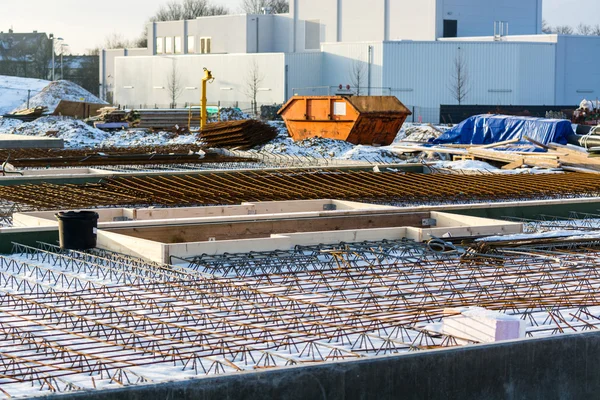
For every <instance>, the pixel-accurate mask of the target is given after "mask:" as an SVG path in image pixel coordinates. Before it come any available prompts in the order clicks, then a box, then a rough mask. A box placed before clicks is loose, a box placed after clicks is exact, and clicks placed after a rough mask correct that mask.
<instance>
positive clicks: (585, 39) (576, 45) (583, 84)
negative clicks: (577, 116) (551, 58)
mask: <svg viewBox="0 0 600 400" xmlns="http://www.w3.org/2000/svg"><path fill="white" fill-rule="evenodd" d="M598 54H600V37H598V36H559V37H558V45H557V55H556V71H557V74H556V100H555V101H556V104H573V106H578V105H579V103H581V101H582V100H583V99H584V98H585V99H588V100H596V99H598V98H599V97H600V70H599V69H598V64H599V63H598Z"/></svg>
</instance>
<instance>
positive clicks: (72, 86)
mask: <svg viewBox="0 0 600 400" xmlns="http://www.w3.org/2000/svg"><path fill="white" fill-rule="evenodd" d="M61 100H67V101H78V102H85V103H95V104H108V103H107V102H105V101H104V100H101V99H99V98H98V97H96V96H94V95H93V94H91V93H90V92H88V91H87V90H85V89H84V88H82V87H81V86H79V85H77V84H76V83H73V82H70V81H55V82H51V83H50V84H49V85H47V86H46V87H45V88H44V89H43V90H42V91H41V92H39V93H38V94H36V95H35V96H33V97H32V98H31V99H30V101H29V107H30V108H33V107H48V112H49V113H50V114H51V113H53V112H54V110H55V109H56V107H58V104H59V103H60V102H61ZM26 108H27V103H24V104H22V105H21V106H20V107H18V108H17V109H16V110H15V111H19V110H24V109H26Z"/></svg>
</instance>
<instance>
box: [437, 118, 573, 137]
mask: <svg viewBox="0 0 600 400" xmlns="http://www.w3.org/2000/svg"><path fill="white" fill-rule="evenodd" d="M572 134H573V128H572V127H571V122H570V121H567V120H562V119H545V118H530V117H514V116H508V115H491V114H487V115H477V116H474V117H471V118H469V119H467V120H464V121H463V122H461V123H460V124H458V125H456V126H455V127H454V128H452V129H451V130H449V131H447V132H446V133H444V134H443V135H442V136H440V137H438V138H437V139H434V140H433V141H432V142H433V143H434V144H492V143H498V142H504V141H506V140H513V139H519V140H520V141H522V142H523V143H527V144H531V143H529V142H527V141H526V140H525V139H524V137H525V136H527V137H529V138H531V139H534V140H536V141H538V142H540V143H543V144H548V143H559V144H567V137H568V136H569V135H572Z"/></svg>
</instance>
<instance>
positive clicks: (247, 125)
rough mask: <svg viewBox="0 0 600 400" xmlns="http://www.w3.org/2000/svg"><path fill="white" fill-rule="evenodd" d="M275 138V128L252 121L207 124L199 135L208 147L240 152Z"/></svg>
mask: <svg viewBox="0 0 600 400" xmlns="http://www.w3.org/2000/svg"><path fill="white" fill-rule="evenodd" d="M276 137H277V129H276V128H274V127H272V126H270V125H267V124H265V123H263V122H260V121H257V120H253V119H246V120H241V121H228V122H216V123H212V124H208V125H207V126H206V127H205V128H204V130H202V132H201V133H200V138H201V139H202V140H203V141H204V142H205V143H206V145H207V146H208V147H223V148H229V149H231V148H238V149H242V150H244V149H250V148H252V147H254V146H259V145H261V144H265V143H268V142H270V141H271V140H273V139H275V138H276Z"/></svg>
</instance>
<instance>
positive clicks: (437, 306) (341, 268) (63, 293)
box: [0, 241, 600, 396]
mask: <svg viewBox="0 0 600 400" xmlns="http://www.w3.org/2000/svg"><path fill="white" fill-rule="evenodd" d="M559 246H560V245H559V244H557V247H555V248H549V247H547V246H546V247H545V248H544V249H543V250H539V249H535V248H525V249H515V248H511V249H496V250H495V253H494V254H493V255H483V254H476V253H474V252H473V251H471V252H466V253H463V252H462V251H458V250H456V249H452V248H448V249H446V251H445V252H441V253H439V252H437V253H436V252H433V251H430V250H429V249H428V248H427V247H426V246H424V245H421V244H416V243H413V242H407V241H390V242H367V243H357V244H340V245H338V246H314V247H298V248H296V249H295V250H293V251H288V252H279V253H278V254H273V253H268V254H246V255H225V256H222V257H216V258H204V259H194V260H191V261H190V262H188V264H187V265H186V266H164V265H159V264H149V263H146V262H144V261H141V260H139V259H136V258H132V257H127V256H123V255H120V254H117V253H112V252H108V251H101V250H94V251H93V252H91V253H82V252H76V251H61V250H60V249H59V248H57V247H56V246H54V245H50V244H45V243H40V244H39V245H38V247H37V248H33V247H28V246H24V245H20V244H15V245H14V252H15V254H14V255H13V256H4V257H0V363H1V364H2V373H1V374H0V391H1V392H3V393H4V394H5V395H6V396H10V395H11V393H12V394H15V393H19V394H23V393H28V392H27V390H33V393H34V394H40V391H41V392H62V391H73V390H81V389H94V388H98V389H99V388H107V387H115V386H121V385H128V384H135V383H144V382H161V381H166V380H173V379H185V378H189V377H195V376H207V375H208V376H211V375H218V374H224V373H230V372H236V371H242V370H255V369H264V368H276V367H281V366H287V365H302V364H311V363H318V362H324V361H335V360H345V359H361V358H364V357H370V356H375V355H383V354H399V353H403V352H409V351H418V350H422V349H431V348H439V347H449V346H456V345H459V344H464V343H465V341H461V339H460V338H455V337H451V336H448V335H443V334H440V333H437V332H435V331H434V330H432V329H433V328H432V326H433V325H430V324H432V323H437V322H439V321H440V319H441V318H442V317H443V311H444V309H447V308H449V307H464V306H480V307H485V308H488V309H491V310H498V311H501V312H506V313H508V314H514V315H518V316H520V317H521V318H522V319H523V320H525V321H527V323H528V325H529V327H528V329H527V334H528V335H529V336H546V335H551V334H555V333H563V332H580V331H585V330H595V329H598V326H600V317H599V316H600V307H598V295H600V268H598V267H599V263H598V260H599V256H600V248H599V247H598V246H600V243H598V242H593V243H592V242H588V243H586V245H585V246H587V247H586V248H583V247H582V245H581V244H571V245H570V247H564V246H563V247H559ZM224 264H234V265H236V268H237V270H236V271H234V270H229V271H228V274H229V275H230V276H223V275H222V274H206V272H215V271H217V270H218V269H220V268H222V267H223V265H224ZM274 264H279V267H278V268H279V271H280V272H277V270H274V269H273V266H274ZM281 271H288V272H281ZM292 271H293V272H292ZM220 272H224V271H220ZM238 274H241V275H243V276H244V277H243V278H242V277H240V276H238Z"/></svg>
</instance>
